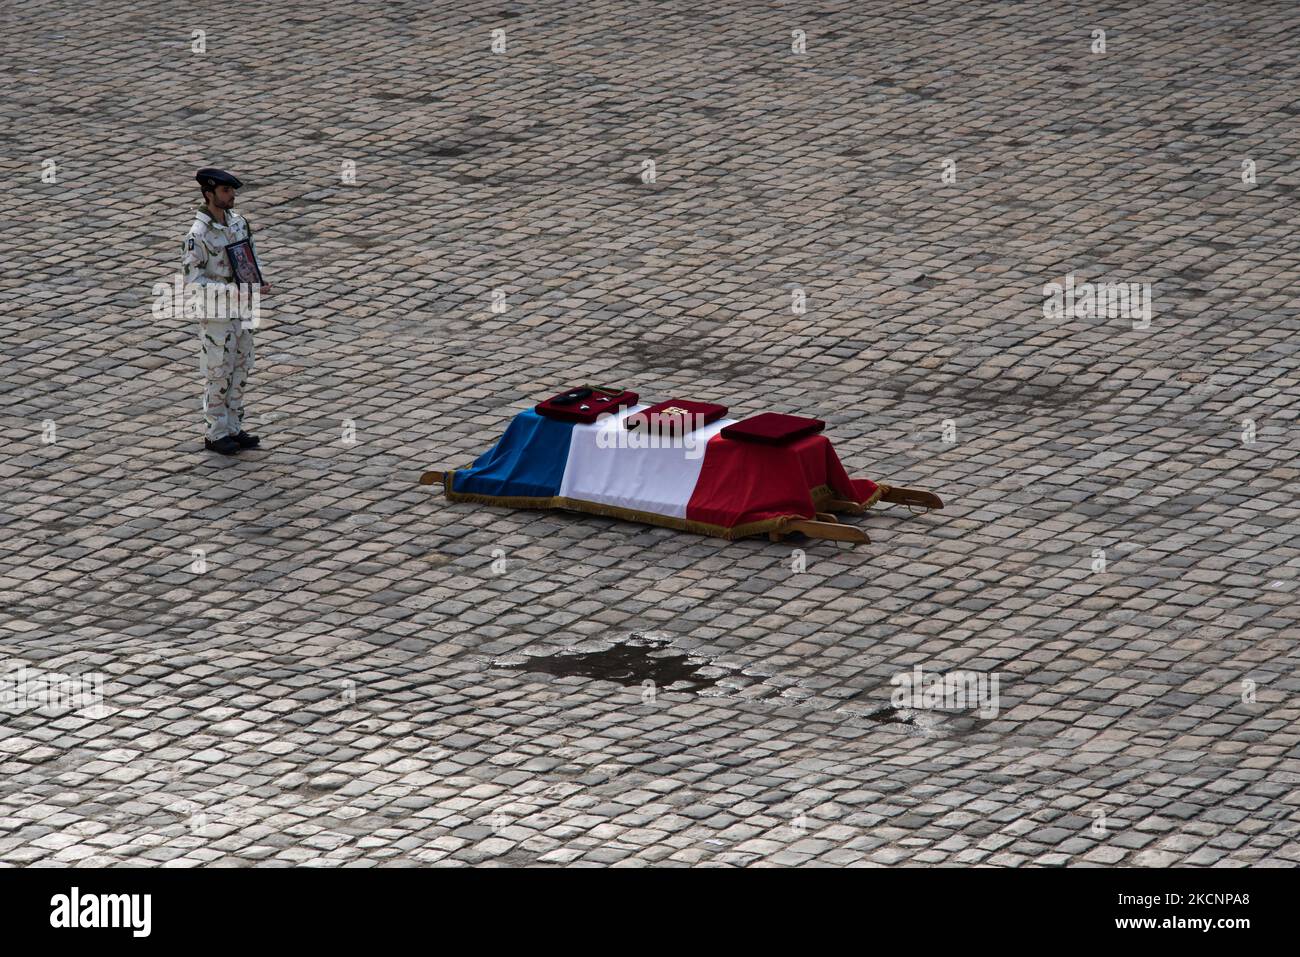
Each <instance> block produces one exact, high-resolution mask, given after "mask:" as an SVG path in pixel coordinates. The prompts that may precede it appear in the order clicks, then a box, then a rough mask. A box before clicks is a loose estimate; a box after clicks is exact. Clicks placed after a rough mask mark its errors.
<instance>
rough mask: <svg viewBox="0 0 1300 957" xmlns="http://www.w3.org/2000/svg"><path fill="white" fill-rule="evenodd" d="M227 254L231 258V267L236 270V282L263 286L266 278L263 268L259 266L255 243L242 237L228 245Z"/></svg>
mask: <svg viewBox="0 0 1300 957" xmlns="http://www.w3.org/2000/svg"><path fill="white" fill-rule="evenodd" d="M226 256H227V257H228V258H229V259H230V268H231V269H232V270H234V273H235V282H237V283H239V284H240V285H249V286H261V285H263V284H264V282H265V280H264V279H263V278H262V270H261V269H259V268H258V266H257V255H256V254H255V253H254V252H253V243H252V241H251V240H248V239H241V240H240V241H239V242H237V243H231V244H230V245H229V246H227V247H226Z"/></svg>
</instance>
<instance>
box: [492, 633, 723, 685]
mask: <svg viewBox="0 0 1300 957" xmlns="http://www.w3.org/2000/svg"><path fill="white" fill-rule="evenodd" d="M660 647H662V646H660V645H655V644H651V645H640V644H636V645H634V644H620V645H613V646H611V647H609V648H606V649H605V650H603V651H584V652H577V653H575V654H557V655H532V656H529V657H527V658H526V659H525V660H524V661H523V662H522V663H521V664H515V665H498V667H501V668H512V669H516V670H519V671H531V672H540V673H542V674H547V675H554V676H556V677H557V678H593V679H599V680H601V681H614V682H617V683H618V684H621V685H628V686H640V685H641V684H642V683H644V682H646V681H653V682H654V683H655V685H656V686H657V687H660V688H664V687H667V686H668V685H671V684H675V683H677V682H686V683H689V684H690V685H691V687H690V689H688V690H691V691H698V690H700V689H701V688H708V687H711V686H712V685H713V684H714V683H715V682H716V681H717V679H716V678H706V677H703V676H702V675H700V674H699V671H700V669H701V668H703V667H704V666H705V665H704V662H700V661H696V662H692V661H691V660H690V657H689V656H688V655H685V654H668V655H656V654H653V652H655V651H656V650H658V649H659V648H660ZM684 690H687V689H684Z"/></svg>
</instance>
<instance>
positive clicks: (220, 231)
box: [181, 208, 256, 286]
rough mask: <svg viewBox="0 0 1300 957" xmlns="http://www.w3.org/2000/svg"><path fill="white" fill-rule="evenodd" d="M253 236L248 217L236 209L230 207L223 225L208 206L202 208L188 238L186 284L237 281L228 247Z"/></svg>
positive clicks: (184, 257) (202, 284)
mask: <svg viewBox="0 0 1300 957" xmlns="http://www.w3.org/2000/svg"><path fill="white" fill-rule="evenodd" d="M252 235H253V230H252V227H250V226H249V225H248V220H246V219H245V218H244V217H243V216H241V215H239V214H238V213H237V212H235V211H234V210H233V209H228V210H226V223H225V225H224V226H223V225H222V224H221V223H218V222H216V221H215V220H214V219H213V218H212V217H211V216H209V215H208V211H207V209H206V208H200V209H199V211H198V213H197V214H196V215H195V217H194V225H193V226H191V227H190V231H189V233H188V234H187V235H186V237H185V251H184V254H183V256H182V258H181V265H182V268H183V269H184V272H185V284H186V285H187V286H188V285H191V284H193V285H199V286H206V285H211V284H214V283H228V282H234V281H235V274H234V270H233V269H232V268H231V266H230V259H229V258H228V257H227V256H226V246H227V245H229V244H230V243H236V242H239V240H241V239H251V238H252ZM254 252H256V247H254Z"/></svg>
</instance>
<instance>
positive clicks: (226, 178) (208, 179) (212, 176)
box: [194, 166, 244, 189]
mask: <svg viewBox="0 0 1300 957" xmlns="http://www.w3.org/2000/svg"><path fill="white" fill-rule="evenodd" d="M194 178H195V179H197V180H198V181H199V185H200V186H201V187H203V188H204V189H215V188H216V187H218V186H233V187H234V188H235V189H240V188H242V187H243V185H244V184H243V183H241V182H240V181H239V179H238V177H236V176H233V175H232V174H230V173H227V172H226V171H225V170H224V169H217V168H216V167H215V166H205V167H203V169H201V170H199V171H198V172H197V173H195V174H194Z"/></svg>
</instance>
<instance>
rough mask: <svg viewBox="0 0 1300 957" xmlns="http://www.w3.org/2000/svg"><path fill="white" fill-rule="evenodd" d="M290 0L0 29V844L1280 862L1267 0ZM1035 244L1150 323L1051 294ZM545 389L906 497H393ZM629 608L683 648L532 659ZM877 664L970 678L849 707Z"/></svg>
mask: <svg viewBox="0 0 1300 957" xmlns="http://www.w3.org/2000/svg"><path fill="white" fill-rule="evenodd" d="M323 9H324V8H322V7H321V6H320V5H319V4H312V3H306V2H300V3H293V4H289V3H277V2H269V3H266V4H261V5H259V11H258V13H257V14H256V15H255V16H237V17H217V16H214V10H215V8H213V7H211V6H206V7H201V6H198V5H193V4H189V5H187V4H177V3H171V2H168V3H162V2H149V0H145V2H140V0H132V2H131V3H125V2H119V0H106V2H104V3H100V4H96V5H95V7H94V10H93V16H92V15H91V13H90V10H89V8H87V7H86V6H85V5H84V4H75V3H68V2H46V3H41V4H35V3H15V4H9V5H7V6H6V9H5V12H4V14H3V15H2V16H3V19H4V23H3V24H2V32H3V34H4V35H5V37H6V40H7V41H8V42H7V44H6V46H7V47H8V48H9V52H8V54H7V55H6V56H5V58H4V65H3V67H2V68H0V69H2V70H3V74H4V76H5V78H6V80H7V82H6V91H7V94H8V95H7V96H5V97H4V99H3V100H0V117H3V122H4V130H5V135H4V137H3V141H2V143H0V150H2V152H0V170H2V171H3V173H4V181H5V187H6V188H5V195H4V199H3V202H2V203H0V209H2V210H3V220H4V225H5V227H6V228H5V234H6V235H7V237H8V238H9V242H8V257H7V258H8V264H7V265H8V268H6V269H5V270H4V273H3V279H0V304H2V306H3V339H2V340H0V348H2V349H3V356H4V377H3V386H2V388H3V408H2V409H0V415H2V421H0V425H2V426H3V430H4V434H5V437H6V442H7V445H6V450H5V455H4V458H3V460H0V488H2V489H3V499H4V507H3V515H2V517H0V523H2V524H3V538H2V539H0V625H2V626H3V630H2V631H0V659H2V660H3V661H4V662H5V669H6V671H10V669H15V668H18V667H19V666H22V667H25V668H26V669H27V671H26V672H25V674H26V675H28V676H29V678H30V680H29V681H28V683H27V685H26V688H27V690H26V691H24V692H23V693H19V692H18V689H19V688H20V685H19V684H18V683H17V682H16V679H11V680H10V681H9V684H7V685H6V686H5V687H6V694H8V695H9V698H8V699H7V702H6V708H7V710H6V711H5V712H4V713H3V714H0V718H2V719H3V722H2V724H0V861H3V862H7V863H10V864H18V865H27V864H35V865H63V864H70V863H78V864H109V863H130V864H166V865H172V866H186V865H196V864H215V865H238V864H254V863H256V864H263V865H287V864H298V863H310V864H320V865H353V866H363V865H424V864H432V863H439V864H446V865H452V864H472V863H492V864H533V863H544V864H566V863H573V864H581V865H600V864H619V865H640V864H654V863H657V864H665V865H666V864H712V865H773V864H776V865H780V864H795V863H810V864H818V865H844V864H867V865H873V864H897V863H907V864H937V863H978V864H987V865H1018V864H1038V865H1047V864H1062V863H1069V864H1103V865H1104V864H1125V865H1162V864H1187V865H1206V866H1240V865H1249V864H1274V865H1276V864H1295V863H1297V862H1300V845H1298V842H1297V832H1298V831H1300V750H1298V745H1297V742H1298V741H1300V735H1298V734H1297V730H1296V728H1297V718H1298V717H1300V707H1298V706H1297V689H1298V688H1300V682H1298V681H1297V674H1296V665H1297V655H1298V651H1300V627H1298V625H1297V618H1298V617H1300V614H1298V609H1300V603H1298V602H1297V570H1298V568H1300V547H1298V546H1297V541H1296V533H1297V530H1298V523H1297V518H1298V516H1300V510H1298V509H1297V505H1296V495H1295V487H1296V480H1297V478H1298V477H1300V454H1298V449H1300V444H1298V443H1297V435H1296V427H1297V426H1296V416H1297V411H1298V410H1300V383H1298V381H1297V374H1298V370H1300V362H1298V361H1297V349H1298V348H1300V339H1298V335H1300V318H1298V314H1300V309H1298V307H1300V300H1298V299H1297V292H1296V289H1297V276H1298V275H1300V240H1297V230H1298V228H1300V213H1298V212H1297V210H1298V208H1300V207H1298V206H1297V202H1296V198H1297V197H1296V193H1297V188H1298V186H1300V158H1298V157H1300V107H1297V105H1296V101H1295V91H1296V90H1297V89H1298V88H1300V54H1298V53H1297V47H1296V45H1295V36H1296V35H1297V31H1300V10H1297V8H1296V7H1295V5H1294V4H1292V3H1287V2H1276V3H1267V2H1258V3H1251V4H1234V3H1203V2H1190V3H1189V2H1186V0H1177V2H1174V0H1142V2H1131V3H1129V2H1119V3H1111V4H1107V5H1105V6H1101V7H1097V8H1095V9H1093V10H1090V9H1088V5H1087V4H1075V3H1063V2H1062V3H1046V2H1045V3H1011V2H1003V3H960V4H959V3H946V2H931V0H927V2H915V3H902V2H899V3H857V2H849V0H816V2H812V3H809V4H797V3H783V4H778V3H771V2H768V3H762V2H752V3H741V2H727V0H723V2H715V3H691V2H685V0H681V2H679V0H667V2H659V3H643V2H638V3H632V2H622V3H616V2H600V3H587V4H584V3H573V4H541V3H537V4H533V3H511V2H509V0H495V2H482V0H468V2H465V3H458V4H451V5H446V7H445V8H444V9H441V10H439V9H437V8H436V6H435V7H430V5H428V4H426V3H423V2H419V3H417V2H414V0H411V2H403V3H383V4H368V5H367V4H361V5H349V7H348V12H343V11H342V10H339V11H330V12H329V13H328V16H326V17H324V18H322V17H321V14H322V12H323ZM354 9H359V10H360V11H361V12H358V13H354V12H352V11H353V10H354ZM199 29H203V30H206V35H205V37H204V38H203V40H204V42H205V43H206V52H203V53H197V52H193V51H192V49H191V45H192V43H196V42H197V41H196V40H195V39H194V37H193V31H195V30H199ZM496 29H504V30H505V40H506V49H505V52H504V53H493V52H492V50H491V44H492V42H493V35H492V31H493V30H496ZM1098 29H1104V30H1105V31H1106V35H1105V46H1106V49H1105V51H1104V52H1101V51H1100V50H1099V51H1098V52H1093V47H1094V46H1095V45H1096V44H1097V42H1098V41H1097V39H1096V38H1095V37H1094V31H1095V30H1098ZM795 31H803V36H804V37H805V38H806V40H805V42H806V50H805V52H803V53H799V52H795V50H794V47H796V46H798V44H799V43H800V35H799V34H796V33H795ZM647 160H650V161H653V163H654V173H655V175H654V177H653V181H652V182H646V180H647V179H649V178H650V177H649V176H648V171H647V167H646V166H645V165H644V163H645V161H647ZM949 160H950V161H951V163H947V162H946V161H949ZM51 162H52V165H51ZM349 162H350V163H354V164H355V170H356V177H355V183H354V184H347V183H344V182H343V168H344V164H345V163H349ZM201 165H217V166H223V167H226V168H229V169H232V170H234V171H235V172H236V173H237V174H238V175H239V176H241V177H242V178H244V180H245V184H246V188H245V189H244V190H243V191H242V192H241V194H240V209H241V210H242V211H243V212H244V213H245V214H246V215H247V216H248V217H249V219H250V220H251V222H252V223H253V224H254V226H255V228H256V230H257V235H258V237H259V246H258V248H259V251H260V254H261V257H262V259H263V260H264V265H265V267H266V269H267V272H268V273H269V278H270V279H271V281H272V282H273V283H274V284H275V286H276V292H275V294H274V296H273V298H272V299H270V300H268V301H267V305H268V307H269V308H268V317H267V319H266V324H265V326H264V327H263V328H262V329H260V330H259V331H258V332H257V348H258V358H257V369H256V371H255V372H254V374H253V377H252V384H251V387H250V413H251V416H252V431H256V432H259V433H260V434H261V435H262V436H263V437H264V443H265V446H266V447H265V448H264V449H263V450H261V451H257V452H254V453H245V454H244V455H242V456H241V457H240V458H239V459H238V460H237V461H233V462H229V461H227V460H225V459H222V458H221V457H219V456H215V455H211V454H209V453H205V452H203V451H202V448H201V437H202V432H201V418H200V415H199V411H198V396H199V387H198V382H197V348H196V336H195V332H194V329H193V328H192V324H191V323H190V322H186V321H185V320H181V319H168V318H165V317H164V318H159V317H157V316H155V315H154V313H153V311H152V306H153V304H154V303H155V302H156V298H155V292H154V288H153V287H154V283H158V282H161V283H164V284H166V283H170V282H171V278H172V276H173V275H174V274H175V272H176V270H177V269H178V266H179V259H180V251H181V245H180V243H181V238H182V237H183V235H184V233H185V231H186V229H187V228H188V225H189V223H190V221H191V220H192V218H193V216H192V210H193V207H194V205H195V203H196V202H197V199H198V197H197V191H196V187H195V184H194V182H193V178H192V177H193V170H194V169H195V168H196V167H198V166H201ZM954 174H955V181H953V176H954ZM1252 179H1253V182H1252ZM51 180H53V181H51ZM1070 272H1073V274H1074V281H1075V282H1078V283H1082V282H1084V281H1091V282H1139V283H1141V282H1149V283H1151V284H1152V286H1151V288H1152V310H1151V313H1152V314H1151V319H1150V323H1149V327H1147V328H1141V327H1143V326H1145V325H1146V323H1144V322H1142V321H1141V319H1140V318H1139V319H1133V318H1132V317H1126V316H1118V317H1115V318H1108V317H1101V318H1090V317H1087V316H1086V315H1085V316H1082V317H1076V316H1074V315H1065V316H1060V317H1053V318H1047V317H1045V311H1044V305H1043V304H1044V289H1045V284H1048V283H1051V282H1053V281H1063V277H1065V276H1066V275H1067V273H1070ZM798 289H802V290H803V291H804V292H805V294H806V296H807V305H806V311H804V312H803V313H802V314H796V313H795V312H794V310H793V308H792V302H793V296H794V294H795V292H796V290H798ZM498 292H499V293H500V294H502V295H503V296H504V300H503V302H504V305H505V307H506V311H505V312H504V313H500V312H494V311H493V308H492V306H493V294H494V293H498ZM592 380H595V381H602V382H618V383H623V384H629V385H635V386H637V387H639V388H640V390H641V392H642V393H643V394H645V395H650V396H656V397H661V398H664V397H669V396H683V397H694V398H699V399H711V400H716V401H721V402H724V403H726V404H728V405H729V406H730V407H731V409H732V410H733V412H742V413H751V412H755V411H761V410H764V409H777V410H783V411H790V412H797V413H803V414H813V415H819V416H822V417H824V418H826V419H827V420H828V422H829V426H828V431H829V434H830V435H831V437H832V438H833V440H834V442H835V443H836V447H837V449H838V450H839V452H840V456H841V458H842V459H843V460H844V462H845V463H846V465H847V466H848V467H849V468H850V470H851V471H852V472H854V473H856V474H858V475H862V476H868V477H875V478H879V479H885V480H892V481H894V482H896V483H900V484H909V485H915V486H919V487H922V488H929V489H934V490H936V491H939V492H940V493H941V494H942V495H943V496H944V497H945V499H946V500H947V502H948V507H947V508H946V509H944V510H943V511H941V512H934V513H929V514H926V515H911V514H909V513H908V512H907V511H906V510H903V509H899V508H895V507H887V508H885V509H881V510H873V512H872V514H871V515H869V516H867V517H866V518H865V519H863V520H862V521H861V524H863V525H864V526H865V527H866V528H867V529H868V530H869V532H870V533H871V535H872V538H873V541H872V544H870V545H860V546H857V547H853V548H850V547H848V546H844V545H837V544H834V543H817V542H803V543H799V542H784V543H771V542H768V541H767V540H766V539H751V540H745V541H739V542H733V543H728V542H723V541H720V540H714V539H708V538H702V537H695V536H690V535H685V534H679V533H674V532H670V531H667V530H664V529H657V528H653V527H649V526H641V525H635V524H631V523H622V522H616V521H611V520H606V519H602V518H596V517H588V516H576V515H575V516H569V515H563V514H558V513H543V512H523V511H507V510H501V509H492V508H481V507H471V506H466V505H453V504H449V503H447V502H445V501H443V500H441V499H440V498H438V497H437V495H436V494H435V492H434V490H433V489H430V488H427V487H421V486H418V485H417V484H416V480H417V478H418V476H419V475H420V473H421V472H422V471H424V470H425V469H429V468H434V467H448V466H458V465H463V464H465V463H466V462H468V461H470V460H472V458H473V457H474V456H475V455H477V454H478V453H480V452H481V451H483V450H484V449H486V448H487V447H488V446H489V445H490V444H491V442H492V441H493V440H494V439H495V438H496V436H497V435H499V434H500V432H501V430H502V428H503V426H504V424H505V423H506V422H507V421H508V420H509V418H510V416H511V415H512V414H513V413H514V412H516V411H518V410H519V409H520V408H522V407H524V406H526V405H528V404H531V403H532V402H535V401H537V400H538V399H539V398H541V397H544V396H546V395H548V394H550V393H552V392H554V391H556V390H557V389H558V388H559V387H561V386H564V385H567V384H569V383H574V382H583V381H592ZM350 426H354V427H355V442H347V441H345V439H346V437H347V435H348V429H349V427H350ZM945 432H946V434H945ZM948 440H951V441H948ZM796 547H797V548H799V549H800V550H801V551H802V552H803V553H804V554H803V557H804V562H805V563H806V568H805V569H804V570H802V571H800V570H798V568H799V565H800V562H799V558H800V555H799V554H798V553H796V551H795V548H796ZM199 569H203V570H201V571H200V570H199ZM638 643H639V645H640V646H643V647H646V648H648V649H650V651H651V653H652V654H653V655H657V656H664V655H671V654H676V655H682V654H685V655H689V656H690V658H691V660H690V662H688V664H690V663H693V664H698V665H700V666H701V670H700V671H699V675H700V676H701V677H703V678H704V679H707V680H706V681H705V684H704V686H702V687H698V688H693V686H691V685H689V684H686V683H677V684H670V685H668V686H667V687H658V686H655V687H647V686H644V685H643V684H642V683H641V680H640V679H639V678H638V676H637V674H633V676H632V677H631V678H630V679H628V680H629V681H630V682H631V683H630V684H629V685H626V686H625V685H623V684H621V683H619V682H617V681H612V680H602V679H598V678H588V677H582V676H581V675H570V676H563V675H556V674H550V673H544V672H543V671H539V670H530V669H532V668H538V667H541V665H527V664H525V658H526V657H532V658H536V657H539V656H554V655H558V654H560V653H570V652H579V651H584V652H585V651H601V650H604V649H611V648H614V649H618V648H619V647H623V648H625V649H635V648H636V647H638ZM620 653H621V652H620ZM627 653H629V654H631V653H633V652H631V651H629V652H627ZM520 664H525V667H523V668H520V667H514V668H511V667H508V666H510V665H520ZM559 664H563V662H562V661H561V662H556V661H554V660H552V661H551V662H550V665H551V668H550V670H551V671H556V670H563V669H560V668H558V667H557V665H559ZM916 665H921V666H922V667H923V668H925V669H928V670H930V671H934V672H952V671H968V672H976V673H983V674H986V675H988V676H989V677H990V680H991V677H992V676H993V675H998V676H1000V677H999V680H1000V686H999V699H998V708H997V709H996V714H993V713H992V712H991V710H990V709H988V708H979V709H977V708H967V709H965V710H961V709H957V710H952V709H949V710H941V709H927V708H921V709H918V710H912V709H908V708H907V707H902V708H899V709H898V710H891V709H892V708H893V705H891V694H892V692H893V691H894V690H895V687H894V685H892V684H891V678H893V677H895V676H897V675H899V674H900V673H909V672H910V671H911V669H913V668H914V666H916ZM13 673H14V672H11V675H12V674H13ZM51 673H55V674H59V673H62V674H69V675H73V676H81V677H82V678H85V679H86V680H88V681H91V682H93V675H94V674H99V675H102V679H103V685H102V690H103V702H102V704H100V705H96V706H95V707H93V708H88V709H86V708H83V709H81V710H77V711H69V710H63V711H58V710H56V711H54V712H51V711H50V710H49V709H44V710H38V705H39V704H40V700H39V699H38V698H36V697H34V696H33V695H34V693H33V692H31V690H30V689H31V688H32V687H38V686H39V684H32V682H33V681H36V680H37V679H38V678H39V677H40V676H48V675H49V674H51ZM709 682H711V683H709ZM24 695H25V697H24ZM949 703H951V702H949ZM968 703H969V702H968ZM895 704H896V702H895Z"/></svg>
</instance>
